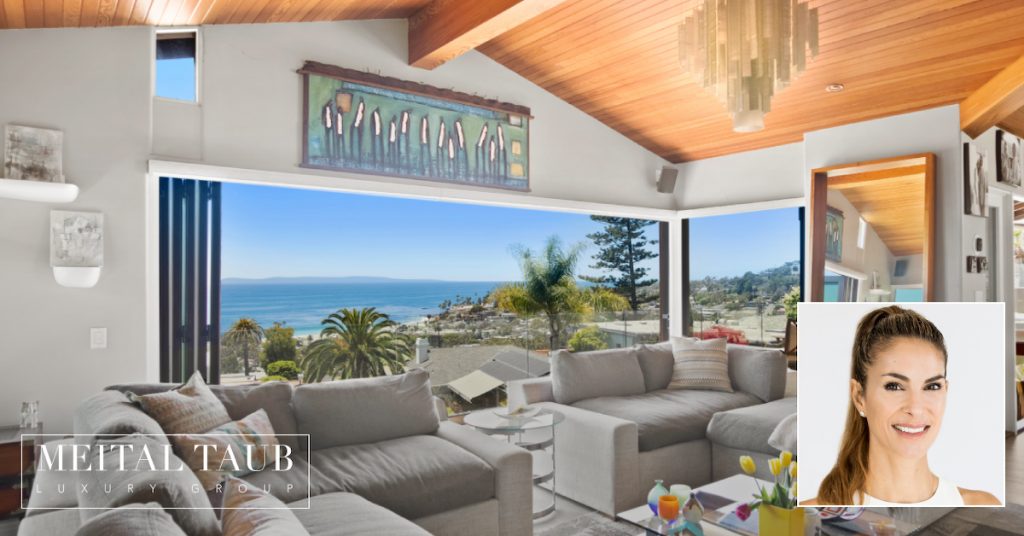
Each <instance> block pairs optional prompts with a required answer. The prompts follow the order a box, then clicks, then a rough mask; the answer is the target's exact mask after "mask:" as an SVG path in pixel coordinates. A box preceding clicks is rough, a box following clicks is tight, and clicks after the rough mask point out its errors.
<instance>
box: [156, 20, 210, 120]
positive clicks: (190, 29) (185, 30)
mask: <svg viewBox="0 0 1024 536" xmlns="http://www.w3.org/2000/svg"><path fill="white" fill-rule="evenodd" d="M179 34H182V36H183V34H192V35H194V36H195V40H196V55H195V65H194V68H195V76H194V77H193V78H194V81H195V95H196V99H195V100H185V99H176V98H173V97H164V96H161V95H157V94H156V77H157V69H156V62H157V59H156V44H157V41H159V40H160V39H161V38H163V39H169V38H171V37H172V36H176V35H179ZM161 36H163V37H161ZM152 52H153V53H152V54H151V55H150V57H152V58H153V82H152V88H151V91H150V93H152V95H153V98H154V99H157V100H161V101H165V102H177V103H183V104H195V105H199V104H200V103H201V102H202V91H201V89H202V84H201V83H200V80H199V76H200V74H201V73H202V61H203V60H202V58H203V39H202V32H200V31H199V27H198V26H176V27H168V28H158V29H156V30H154V32H153V50H152Z"/></svg>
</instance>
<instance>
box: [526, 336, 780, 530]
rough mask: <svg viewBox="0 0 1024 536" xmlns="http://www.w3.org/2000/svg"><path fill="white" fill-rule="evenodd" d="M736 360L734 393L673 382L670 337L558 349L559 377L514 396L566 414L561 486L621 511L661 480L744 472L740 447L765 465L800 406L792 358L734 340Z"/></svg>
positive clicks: (701, 479)
mask: <svg viewBox="0 0 1024 536" xmlns="http://www.w3.org/2000/svg"><path fill="white" fill-rule="evenodd" d="M728 362H729V377H730V380H731V383H732V386H733V389H734V392H732V393H728V392H719V391H704V390H687V389H681V390H672V389H667V387H668V385H669V382H670V381H671V379H672V371H673V366H674V359H673V356H672V347H671V344H670V343H668V342H665V343H659V344H655V345H641V346H639V347H635V348H627V349H614V350H601V351H595V352H582V353H578V354H562V353H556V354H554V355H553V356H552V360H551V376H549V377H545V378H537V379H529V380H522V381H517V382H510V384H509V387H508V389H509V405H510V406H513V407H514V406H517V405H521V404H536V405H539V406H543V407H549V408H551V409H556V410H558V411H561V412H562V413H563V414H564V415H565V421H564V422H563V423H562V424H561V425H559V429H558V440H557V441H558V448H557V450H556V460H555V466H556V471H557V474H556V478H557V481H558V492H559V494H561V495H564V496H566V497H569V498H570V499H573V500H575V501H577V502H580V503H583V504H585V505H587V506H589V507H591V508H594V509H596V510H599V511H601V512H603V513H605V514H608V515H615V514H616V513H618V512H622V511H624V510H627V509H629V508H633V507H635V506H638V505H641V504H644V503H645V502H646V496H647V492H648V490H649V489H650V488H651V487H652V486H653V485H654V481H655V480H664V481H665V482H666V483H685V484H688V485H691V486H699V485H702V484H706V483H708V482H710V481H712V480H718V479H721V478H725V477H727V476H730V475H732V474H736V473H738V472H739V471H740V469H739V463H738V456H740V455H742V454H749V455H752V456H754V457H755V458H756V459H761V460H762V462H761V463H759V464H758V465H759V470H760V469H762V468H763V470H764V471H766V470H767V468H766V467H764V466H766V465H767V464H766V463H763V459H766V458H768V457H771V456H775V455H777V454H778V452H779V451H778V450H777V449H775V448H774V447H772V446H770V445H768V439H769V436H771V434H772V431H773V430H774V429H775V427H776V425H778V423H779V422H780V421H782V420H783V419H784V418H785V417H787V416H788V415H791V414H794V413H796V399H795V398H783V395H784V392H785V386H786V359H785V357H784V356H783V355H782V353H781V352H780V351H778V350H769V349H764V348H756V347H751V346H741V345H729V346H728ZM761 476H767V475H766V474H764V473H762V474H761Z"/></svg>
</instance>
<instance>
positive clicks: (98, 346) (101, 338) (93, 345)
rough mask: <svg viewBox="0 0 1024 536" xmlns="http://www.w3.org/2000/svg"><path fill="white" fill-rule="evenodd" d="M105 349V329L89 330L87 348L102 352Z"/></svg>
mask: <svg viewBox="0 0 1024 536" xmlns="http://www.w3.org/2000/svg"><path fill="white" fill-rule="evenodd" d="M106 347H107V328H90V329H89V348H90V349H92V350H103V349H104V348H106Z"/></svg>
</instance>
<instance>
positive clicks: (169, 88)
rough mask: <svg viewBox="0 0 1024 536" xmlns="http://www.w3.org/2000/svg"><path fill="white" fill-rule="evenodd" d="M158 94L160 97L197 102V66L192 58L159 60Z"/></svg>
mask: <svg viewBox="0 0 1024 536" xmlns="http://www.w3.org/2000/svg"><path fill="white" fill-rule="evenodd" d="M156 94H157V96H158V97H166V98H168V99H178V100H186V101H194V100H196V66H195V60H194V59H192V58H177V59H169V60H157V62H156Z"/></svg>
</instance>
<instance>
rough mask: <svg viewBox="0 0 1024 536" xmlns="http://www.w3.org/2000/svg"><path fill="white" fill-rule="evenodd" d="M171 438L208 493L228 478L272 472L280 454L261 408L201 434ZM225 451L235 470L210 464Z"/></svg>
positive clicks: (267, 419)
mask: <svg viewBox="0 0 1024 536" xmlns="http://www.w3.org/2000/svg"><path fill="white" fill-rule="evenodd" d="M172 439H173V440H174V445H175V447H177V449H178V453H179V454H181V458H182V459H183V460H185V463H187V464H188V466H189V468H190V469H192V471H194V472H195V474H196V476H197V477H198V478H199V482H200V483H202V485H203V489H207V490H210V489H213V488H214V486H216V485H217V484H219V483H220V482H221V481H222V480H224V478H225V477H227V476H243V475H247V474H249V473H252V472H253V470H257V471H259V470H263V469H264V468H271V470H272V468H273V467H276V466H277V463H278V453H279V452H281V446H280V445H278V443H277V437H276V436H274V427H273V426H271V425H270V418H269V417H267V412H266V411H264V410H262V409H258V410H256V411H255V412H253V413H252V414H251V415H248V416H246V417H245V418H243V419H240V420H237V421H231V422H228V423H224V424H222V425H220V426H218V427H216V428H214V429H213V430H209V431H207V432H203V433H202V434H179V435H176V436H173V437H172ZM227 451H231V454H232V460H233V461H234V463H235V464H237V467H235V466H233V465H231V464H228V465H224V464H220V463H210V459H211V456H213V455H214V454H217V455H218V456H221V455H223V454H226V453H227ZM218 459H220V458H218Z"/></svg>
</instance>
